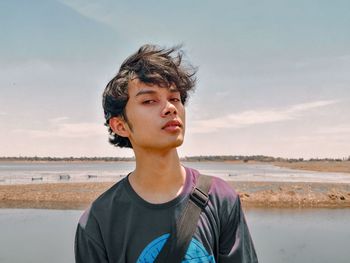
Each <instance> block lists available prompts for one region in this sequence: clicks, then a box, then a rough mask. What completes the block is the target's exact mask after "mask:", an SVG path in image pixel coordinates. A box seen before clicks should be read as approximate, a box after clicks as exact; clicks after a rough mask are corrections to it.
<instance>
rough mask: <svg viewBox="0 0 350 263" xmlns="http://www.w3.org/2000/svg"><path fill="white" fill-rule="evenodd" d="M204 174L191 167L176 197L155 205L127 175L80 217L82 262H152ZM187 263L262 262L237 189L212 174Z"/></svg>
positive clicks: (79, 258)
mask: <svg viewBox="0 0 350 263" xmlns="http://www.w3.org/2000/svg"><path fill="white" fill-rule="evenodd" d="M198 176H199V172H198V171H196V170H194V169H191V168H186V182H185V185H184V187H183V190H182V192H181V194H180V195H179V196H177V197H176V198H175V199H173V200H171V201H169V202H166V203H163V204H151V203H148V202H146V201H145V200H144V199H142V198H141V197H140V196H139V195H138V194H137V193H136V192H135V191H134V190H133V188H132V187H131V185H130V183H129V180H128V177H126V178H124V179H123V180H121V181H120V182H118V183H116V184H115V185H114V186H112V187H111V188H110V189H109V190H107V191H106V192H105V193H103V194H102V195H101V196H100V197H99V198H97V199H96V200H95V201H94V202H93V203H92V205H91V207H90V208H89V209H87V210H86V211H85V212H84V214H83V215H82V216H81V218H80V221H79V224H78V227H77V232H76V237H75V238H76V239H75V258H76V262H77V263H106V262H113V263H117V262H118V263H119V262H120V263H121V262H123V263H124V262H138V263H141V262H153V261H154V259H155V258H156V256H157V255H158V253H159V251H160V250H161V248H162V247H163V245H164V244H165V242H166V240H167V238H168V237H169V235H170V233H171V230H172V228H173V227H174V226H175V221H176V218H178V217H179V216H180V215H181V213H182V211H183V209H184V207H185V206H186V202H187V201H188V198H189V194H190V192H191V190H192V188H193V187H194V185H195V183H196V180H197V178H198ZM182 262H232V263H233V262H237V263H238V262H239V263H241V262H242V263H248V262H249V263H250V262H258V260H257V256H256V253H255V249H254V245H253V242H252V239H251V236H250V234H249V230H248V227H247V224H246V221H245V218H244V215H243V211H242V208H241V203H240V199H239V196H238V195H237V193H236V192H235V191H234V190H233V189H232V188H231V187H230V186H229V185H228V184H227V183H226V182H225V181H223V180H222V179H220V178H216V177H213V180H212V185H211V187H210V189H209V202H208V205H207V207H206V209H205V211H203V212H202V213H201V215H200V218H199V221H198V224H197V229H196V231H195V234H194V236H193V238H192V240H191V243H190V245H189V247H188V250H187V252H186V255H185V258H184V259H183V261H182Z"/></svg>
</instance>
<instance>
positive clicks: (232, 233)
mask: <svg viewBox="0 0 350 263" xmlns="http://www.w3.org/2000/svg"><path fill="white" fill-rule="evenodd" d="M219 262H220V263H221V262H222V263H226V262H227V263H229V262H230V263H257V262H258V258H257V256H256V252H255V248H254V244H253V241H252V238H251V236H250V233H249V229H248V226H247V223H246V220H245V217H244V214H243V210H242V207H241V202H240V199H239V196H237V199H236V201H235V204H234V206H233V208H232V211H231V213H230V215H229V217H228V220H227V221H226V224H225V225H224V226H223V228H222V230H221V232H220V241H219Z"/></svg>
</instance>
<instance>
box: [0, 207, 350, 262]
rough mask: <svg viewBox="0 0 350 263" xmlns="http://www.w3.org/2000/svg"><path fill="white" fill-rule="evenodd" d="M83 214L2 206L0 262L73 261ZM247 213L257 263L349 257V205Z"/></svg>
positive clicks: (256, 210)
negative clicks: (79, 221) (75, 236)
mask: <svg viewBox="0 0 350 263" xmlns="http://www.w3.org/2000/svg"><path fill="white" fill-rule="evenodd" d="M81 213H82V211H69V210H65V211H62V210H34V209H0V233H1V235H0V262H1V263H13V262H16V263H44V262H45V263H47V262H50V263H62V262H74V253H73V244H74V234H75V227H76V222H77V221H78V218H79V216H80V214H81ZM246 218H247V221H248V225H249V227H250V232H251V234H252V236H253V239H254V243H255V246H256V250H257V253H258V256H259V261H260V262H261V263H265V262H266V263H303V262H308V263H309V262H317V263H329V262H336V263H348V262H349V258H350V249H349V243H350V227H349V222H350V209H314V210H299V209H252V210H248V211H246Z"/></svg>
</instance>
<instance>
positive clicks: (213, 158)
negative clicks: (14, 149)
mask: <svg viewBox="0 0 350 263" xmlns="http://www.w3.org/2000/svg"><path fill="white" fill-rule="evenodd" d="M181 160H182V161H187V162H227V161H241V162H250V161H255V162H315V161H316V162H317V161H320V162H321V161H328V162H342V161H350V156H348V157H344V158H310V159H304V158H281V157H271V156H265V155H250V156H244V155H207V156H202V155H200V156H186V157H182V158H181ZM0 161H28V162H76V161H78V162H84V161H90V162H91V161H92V162H93V161H97V162H130V161H135V158H134V157H72V156H71V157H38V156H34V157H28V156H19V157H0Z"/></svg>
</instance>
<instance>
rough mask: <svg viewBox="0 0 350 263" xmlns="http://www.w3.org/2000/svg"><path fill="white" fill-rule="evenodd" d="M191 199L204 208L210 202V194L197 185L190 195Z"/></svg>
mask: <svg viewBox="0 0 350 263" xmlns="http://www.w3.org/2000/svg"><path fill="white" fill-rule="evenodd" d="M190 199H191V200H192V202H194V203H195V204H196V205H197V206H199V207H200V208H201V209H204V208H205V207H206V205H207V204H208V200H209V196H208V195H207V194H206V193H204V192H203V191H202V190H201V189H199V188H197V187H195V188H194V189H193V191H192V193H191V195H190Z"/></svg>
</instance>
